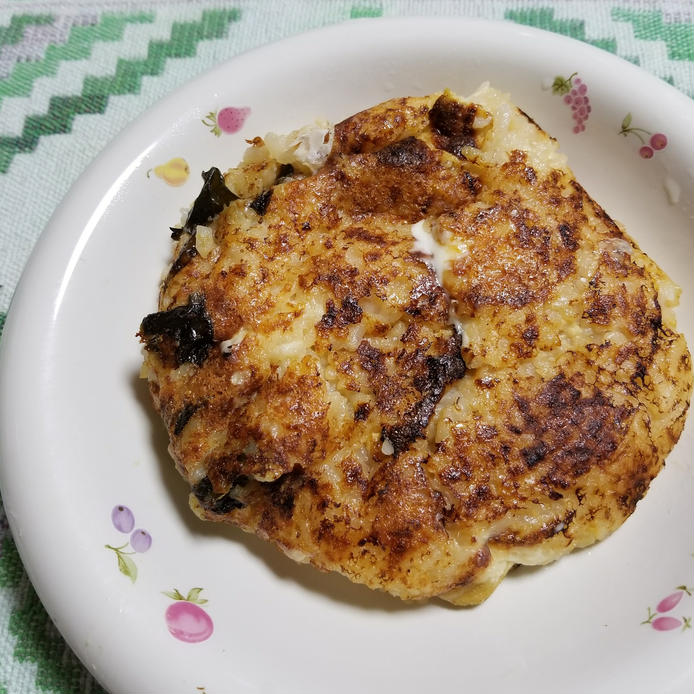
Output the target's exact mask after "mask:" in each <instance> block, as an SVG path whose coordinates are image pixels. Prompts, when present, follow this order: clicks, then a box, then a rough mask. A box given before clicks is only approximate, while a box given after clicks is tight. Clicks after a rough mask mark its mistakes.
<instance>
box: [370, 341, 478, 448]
mask: <svg viewBox="0 0 694 694" xmlns="http://www.w3.org/2000/svg"><path fill="white" fill-rule="evenodd" d="M450 343H451V344H450V347H451V349H450V350H449V352H448V353H446V354H443V355H442V356H440V357H432V356H428V357H427V358H426V372H425V374H424V375H420V376H417V377H415V379H414V385H415V387H416V388H417V389H418V390H419V391H420V392H421V394H422V398H421V400H419V401H418V402H417V403H416V404H415V405H414V406H413V407H411V408H410V409H409V410H408V411H407V412H406V413H405V417H404V419H405V421H404V422H402V423H400V424H395V425H389V426H385V427H383V429H382V431H381V440H384V439H385V438H388V439H389V440H390V442H391V443H392V444H393V451H394V455H395V456H396V457H397V456H398V455H400V453H402V452H403V451H406V450H407V449H408V448H409V447H410V445H411V444H412V442H413V441H415V440H416V439H418V438H421V437H422V436H423V432H424V429H425V428H426V426H427V424H428V423H429V418H430V417H431V415H432V413H433V412H434V408H435V407H436V404H437V403H438V401H439V399H440V398H441V395H442V394H443V391H444V389H445V388H446V386H447V385H448V384H449V383H451V382H452V381H455V380H457V379H459V378H462V377H463V376H464V375H465V362H464V361H463V358H462V357H461V356H460V343H461V337H460V335H458V334H456V335H454V336H453V337H451V338H450Z"/></svg>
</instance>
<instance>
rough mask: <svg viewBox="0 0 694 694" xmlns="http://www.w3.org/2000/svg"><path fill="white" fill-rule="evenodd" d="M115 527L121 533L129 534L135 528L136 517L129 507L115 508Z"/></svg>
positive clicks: (113, 515) (113, 512)
mask: <svg viewBox="0 0 694 694" xmlns="http://www.w3.org/2000/svg"><path fill="white" fill-rule="evenodd" d="M111 522H112V523H113V527H114V528H115V529H116V530H118V531H119V532H121V533H129V532H131V531H132V529H133V528H134V527H135V516H134V515H133V512H132V511H131V510H130V509H129V508H128V507H127V506H121V505H119V506H114V507H113V510H112V511H111Z"/></svg>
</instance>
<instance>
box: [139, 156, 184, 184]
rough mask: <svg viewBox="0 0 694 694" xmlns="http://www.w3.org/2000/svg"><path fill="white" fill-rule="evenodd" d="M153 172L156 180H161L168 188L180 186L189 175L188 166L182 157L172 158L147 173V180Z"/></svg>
mask: <svg viewBox="0 0 694 694" xmlns="http://www.w3.org/2000/svg"><path fill="white" fill-rule="evenodd" d="M152 172H154V175H155V176H156V177H157V178H161V179H162V181H164V183H167V184H168V185H170V186H182V185H183V184H184V183H185V182H186V181H187V180H188V176H189V175H190V166H188V162H187V161H186V160H185V159H183V157H174V158H173V159H169V161H167V162H166V163H165V164H159V166H155V167H154V168H153V169H150V170H149V171H148V172H147V178H149V177H150V174H151V173H152Z"/></svg>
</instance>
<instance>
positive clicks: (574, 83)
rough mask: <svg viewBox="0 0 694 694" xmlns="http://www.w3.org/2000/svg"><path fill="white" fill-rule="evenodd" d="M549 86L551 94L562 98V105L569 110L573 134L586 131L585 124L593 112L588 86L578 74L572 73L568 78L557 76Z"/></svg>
mask: <svg viewBox="0 0 694 694" xmlns="http://www.w3.org/2000/svg"><path fill="white" fill-rule="evenodd" d="M551 86H552V94H558V95H560V96H563V97H564V103H565V104H566V105H567V106H569V107H570V108H571V117H572V118H573V120H574V127H573V131H574V133H575V134H578V133H582V132H583V131H584V130H585V129H586V125H585V123H586V121H587V120H588V117H589V116H590V112H591V111H592V110H593V107H592V106H591V105H590V97H589V96H588V85H587V84H586V83H585V82H584V81H583V80H582V79H581V78H580V77H578V72H573V73H571V74H570V75H569V76H568V77H563V76H562V75H557V76H556V77H555V78H554V80H553V81H552V85H551Z"/></svg>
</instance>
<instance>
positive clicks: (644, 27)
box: [612, 7, 694, 60]
mask: <svg viewBox="0 0 694 694" xmlns="http://www.w3.org/2000/svg"><path fill="white" fill-rule="evenodd" d="M612 19H613V20H615V21H617V22H630V23H631V24H632V25H633V27H634V36H635V37H636V38H637V39H642V40H646V41H663V42H664V43H665V45H666V46H667V55H668V58H669V59H670V60H694V26H693V25H692V24H689V23H681V24H680V23H675V22H673V23H672V24H666V23H665V22H663V15H662V12H648V11H638V10H627V9H624V8H621V7H615V8H613V10H612Z"/></svg>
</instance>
